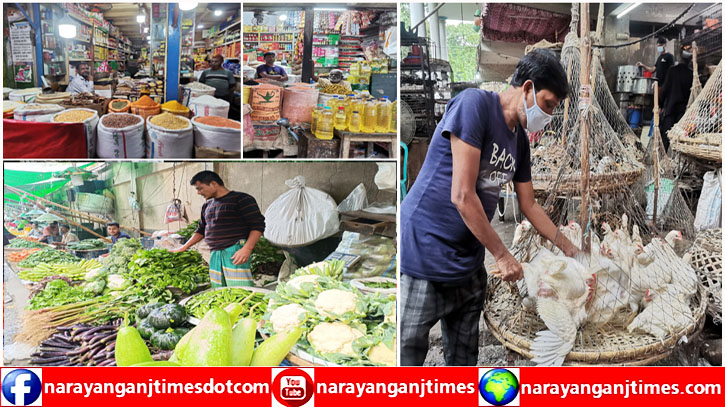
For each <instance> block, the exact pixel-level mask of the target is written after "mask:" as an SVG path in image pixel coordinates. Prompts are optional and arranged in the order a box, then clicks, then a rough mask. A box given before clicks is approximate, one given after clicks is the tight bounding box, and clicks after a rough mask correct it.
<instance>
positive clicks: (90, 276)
mask: <svg viewBox="0 0 725 407" xmlns="http://www.w3.org/2000/svg"><path fill="white" fill-rule="evenodd" d="M101 270H103V268H102V267H99V268H95V269H93V270H91V271H89V272H87V273H86V275H85V277H84V279H85V280H86V281H95V280H98V279H99V278H101V277H103V273H102V272H101Z"/></svg>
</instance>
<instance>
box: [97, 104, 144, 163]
mask: <svg viewBox="0 0 725 407" xmlns="http://www.w3.org/2000/svg"><path fill="white" fill-rule="evenodd" d="M126 114H129V113H109V114H107V115H104V116H103V117H106V116H112V115H126ZM134 116H136V117H138V118H139V119H140V120H139V121H138V123H136V124H133V125H131V126H127V127H123V128H113V127H106V126H104V125H103V118H101V120H100V121H99V122H98V132H97V133H98V158H144V156H145V155H146V141H145V140H144V137H143V133H144V131H143V129H144V121H143V118H142V117H141V116H138V115H134Z"/></svg>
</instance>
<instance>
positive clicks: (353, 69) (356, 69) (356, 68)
mask: <svg viewBox="0 0 725 407" xmlns="http://www.w3.org/2000/svg"><path fill="white" fill-rule="evenodd" d="M350 75H352V76H360V62H353V63H352V65H350Z"/></svg>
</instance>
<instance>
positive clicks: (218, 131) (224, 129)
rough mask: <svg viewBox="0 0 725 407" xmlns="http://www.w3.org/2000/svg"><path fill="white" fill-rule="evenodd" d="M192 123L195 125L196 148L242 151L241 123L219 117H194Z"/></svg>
mask: <svg viewBox="0 0 725 407" xmlns="http://www.w3.org/2000/svg"><path fill="white" fill-rule="evenodd" d="M191 123H192V124H193V125H194V145H195V146H196V147H209V148H221V149H222V150H225V151H241V141H242V140H241V130H242V124H241V123H239V122H237V121H234V120H229V119H227V118H224V117H217V116H198V117H194V118H193V119H191Z"/></svg>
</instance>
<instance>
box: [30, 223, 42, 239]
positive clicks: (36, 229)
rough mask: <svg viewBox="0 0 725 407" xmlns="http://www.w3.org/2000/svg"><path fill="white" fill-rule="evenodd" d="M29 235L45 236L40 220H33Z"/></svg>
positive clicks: (35, 236) (37, 237)
mask: <svg viewBox="0 0 725 407" xmlns="http://www.w3.org/2000/svg"><path fill="white" fill-rule="evenodd" d="M28 237H34V238H36V239H39V238H41V237H43V232H42V231H41V230H40V227H39V225H38V222H33V223H32V224H31V226H30V232H28Z"/></svg>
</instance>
